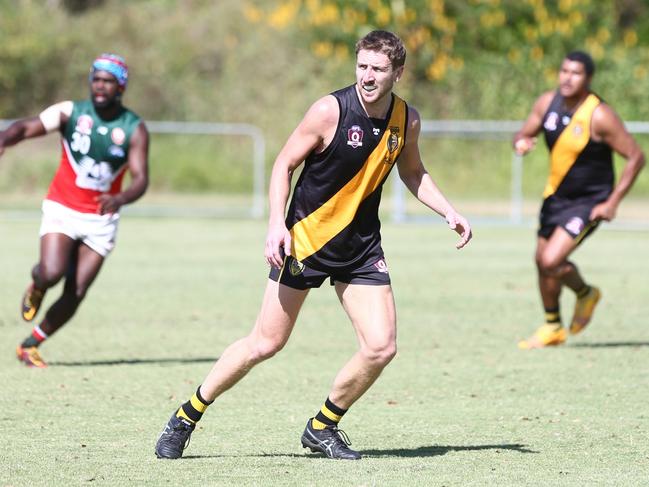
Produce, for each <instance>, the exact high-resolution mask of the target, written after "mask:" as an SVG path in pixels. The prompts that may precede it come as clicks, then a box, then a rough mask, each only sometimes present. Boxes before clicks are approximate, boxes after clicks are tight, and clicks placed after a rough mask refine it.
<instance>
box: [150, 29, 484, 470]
mask: <svg viewBox="0 0 649 487" xmlns="http://www.w3.org/2000/svg"><path fill="white" fill-rule="evenodd" d="M356 55H357V57H356V83H354V84H353V85H351V86H348V87H347V88H343V89H342V90H338V91H336V92H334V93H332V94H329V95H326V96H324V97H323V98H320V99H319V100H317V101H316V102H315V103H314V104H313V105H312V106H311V107H310V108H309V110H308V111H307V113H306V115H305V116H304V118H303V119H302V121H301V122H300V123H299V125H298V126H297V128H296V129H295V130H294V132H293V133H292V134H291V136H290V137H289V139H288V141H287V142H286V144H285V145H284V147H283V149H282V150H281V152H280V153H279V155H278V156H277V159H276V160H275V164H274V166H273V171H272V176H271V181H270V190H269V197H270V219H269V225H268V235H267V238H266V248H265V256H266V260H267V262H268V264H269V265H270V266H271V272H270V276H269V280H268V281H267V285H266V292H265V295H264V298H263V302H262V305H261V310H260V312H259V315H258V318H257V321H256V323H255V325H254V327H253V329H252V332H251V333H250V334H249V335H248V336H246V337H244V338H242V339H240V340H239V341H237V342H234V343H233V344H232V345H230V346H229V347H228V348H226V349H225V351H224V352H223V354H222V355H221V357H220V358H219V360H218V361H217V362H216V364H214V367H213V368H212V370H211V371H210V373H209V374H208V376H207V377H206V378H205V381H204V382H203V383H202V385H201V386H200V387H199V388H198V389H197V390H196V393H195V394H194V395H193V396H192V397H191V399H190V400H189V401H187V402H186V403H184V404H182V405H181V406H180V408H179V409H178V410H177V411H175V412H174V413H173V415H172V417H171V419H170V420H169V422H168V424H167V426H166V427H165V429H164V431H163V432H162V434H161V435H160V438H159V440H158V443H157V445H156V449H155V451H156V455H157V456H158V457H160V458H178V457H180V456H182V452H183V449H184V447H185V444H186V442H187V441H188V439H189V436H190V434H191V433H192V431H193V429H194V427H195V425H196V422H197V421H198V420H199V419H200V418H201V416H202V414H203V412H204V411H205V410H206V408H207V406H208V405H209V404H210V403H211V402H212V401H214V400H215V399H216V398H217V397H218V396H220V395H221V394H222V393H223V392H225V391H226V390H228V389H229V388H230V387H232V386H233V385H234V384H236V383H237V382H238V381H239V380H240V379H241V378H242V377H244V376H245V375H246V373H248V371H250V369H251V368H252V367H253V366H255V365H256V364H258V363H260V362H262V361H263V360H265V359H267V358H270V357H272V356H273V355H274V354H276V353H277V352H279V351H280V350H281V349H282V347H284V345H285V344H286V342H287V340H288V338H289V335H290V334H291V331H292V330H293V325H294V324H295V321H296V318H297V316H298V313H299V311H300V308H301V307H302V304H303V302H304V300H305V298H306V296H307V294H308V292H309V290H310V289H311V288H314V287H319V286H320V285H321V284H322V283H323V282H324V281H325V280H326V279H329V280H330V281H331V283H332V284H333V285H334V286H335V290H336V293H337V295H338V298H339V300H340V302H341V304H342V306H343V308H344V310H345V311H346V313H347V314H348V316H349V318H350V320H351V323H352V326H353V327H354V330H355V332H356V336H357V338H358V342H359V349H358V351H357V352H356V353H355V354H354V355H353V356H352V357H351V359H350V360H349V361H348V362H347V363H346V364H345V365H344V366H343V367H342V369H341V370H340V371H339V372H338V374H337V375H336V376H335V378H334V380H333V385H332V387H331V390H330V392H329V395H328V397H327V398H326V400H325V401H324V404H323V405H322V408H321V409H320V410H319V411H317V412H316V414H315V416H314V417H313V418H310V419H309V420H308V421H307V425H306V428H305V430H304V433H303V435H302V438H301V442H302V445H303V446H304V447H305V448H310V449H311V450H312V451H317V452H321V453H324V454H325V455H326V456H327V457H329V458H339V459H351V460H355V459H359V458H360V457H361V455H360V453H358V452H357V451H354V450H352V449H350V448H349V444H350V443H349V442H348V441H347V436H346V435H345V434H344V433H343V432H342V431H341V430H339V429H338V422H339V421H340V419H341V418H342V417H343V415H344V414H345V413H346V411H347V410H348V409H349V408H350V406H352V404H354V402H355V401H356V400H357V399H359V398H360V397H361V396H362V395H363V393H365V391H367V389H368V388H369V387H370V386H371V385H372V384H373V383H374V381H375V380H376V379H377V378H378V376H379V374H380V373H381V371H382V370H383V368H384V367H385V366H386V365H387V364H388V363H389V362H390V360H392V358H393V357H394V355H395V353H396V313H395V306H394V298H393V295H392V288H391V286H390V278H389V274H388V266H387V264H386V261H385V258H384V255H383V250H382V248H381V239H380V231H379V230H380V223H379V220H378V204H379V201H380V196H381V188H382V185H383V183H384V181H385V180H386V178H387V176H388V174H389V173H390V170H391V169H392V167H393V166H394V165H396V166H397V168H398V172H399V176H400V178H401V179H402V180H403V181H404V183H405V184H406V186H407V187H408V189H410V191H412V193H413V194H414V195H415V196H416V197H417V198H418V199H419V200H420V201H421V202H422V203H423V204H425V205H426V206H428V207H430V208H431V209H432V210H433V211H435V212H436V213H438V214H439V215H440V216H441V217H442V218H445V219H446V221H447V222H448V225H449V226H450V228H451V229H453V230H455V231H456V232H457V233H458V234H459V235H460V240H459V242H458V243H457V248H462V247H463V246H464V245H466V243H467V242H468V241H469V239H470V238H471V228H470V226H469V224H468V222H467V221H466V219H465V218H463V217H462V216H461V215H460V214H458V213H457V212H456V211H455V209H454V208H453V206H451V204H450V203H449V202H448V201H447V199H446V198H445V197H444V196H443V195H442V193H441V192H440V190H439V189H438V187H437V186H436V185H435V183H434V182H433V180H432V178H431V177H430V175H429V174H428V172H427V171H426V169H425V168H424V166H423V164H422V161H421V157H420V154H419V148H418V137H419V131H420V118H419V114H418V113H417V111H416V110H415V109H413V108H411V107H408V106H407V105H406V103H405V102H404V101H403V100H402V99H400V98H399V97H398V96H396V95H395V94H393V92H392V89H393V86H394V83H396V82H397V81H399V78H401V76H402V74H403V69H404V62H405V56H406V52H405V48H404V46H403V44H402V42H401V40H400V39H399V38H398V37H397V36H396V35H394V34H392V33H390V32H386V31H374V32H371V33H369V34H368V35H367V36H365V37H364V38H362V39H361V40H360V41H359V42H358V43H357V46H356ZM302 164H304V168H303V170H302V173H301V175H300V178H299V180H298V181H297V183H296V186H295V189H294V191H293V196H292V199H291V204H290V206H289V208H288V211H287V208H286V204H287V201H288V197H289V193H290V184H291V177H292V175H293V173H294V171H295V170H296V169H297V168H298V167H299V166H300V165H302Z"/></svg>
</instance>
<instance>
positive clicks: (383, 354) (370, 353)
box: [361, 339, 397, 367]
mask: <svg viewBox="0 0 649 487" xmlns="http://www.w3.org/2000/svg"><path fill="white" fill-rule="evenodd" d="M361 353H362V354H363V356H364V357H365V358H366V359H367V360H368V361H370V362H372V363H374V364H376V365H378V366H382V367H385V366H386V365H388V364H389V363H390V361H391V360H392V359H393V358H394V356H395V355H396V354H397V343H396V341H395V340H392V339H389V340H385V341H384V342H382V343H373V344H365V346H363V347H362V348H361Z"/></svg>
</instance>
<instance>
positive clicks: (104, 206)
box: [95, 194, 124, 215]
mask: <svg viewBox="0 0 649 487" xmlns="http://www.w3.org/2000/svg"><path fill="white" fill-rule="evenodd" d="M95 201H96V202H97V203H99V214H100V215H106V214H108V213H117V212H118V211H119V209H120V208H121V206H122V205H123V204H124V202H123V201H122V199H121V198H120V196H119V195H118V194H100V195H99V196H96V197H95Z"/></svg>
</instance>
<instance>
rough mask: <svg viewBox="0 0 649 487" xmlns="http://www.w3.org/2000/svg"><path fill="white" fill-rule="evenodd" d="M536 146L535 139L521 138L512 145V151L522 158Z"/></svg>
mask: <svg viewBox="0 0 649 487" xmlns="http://www.w3.org/2000/svg"><path fill="white" fill-rule="evenodd" d="M535 145H536V137H521V138H520V139H518V140H517V141H516V143H515V144H514V151H515V152H516V154H518V155H519V156H524V155H525V154H527V153H528V152H529V151H531V150H532V149H534V146H535Z"/></svg>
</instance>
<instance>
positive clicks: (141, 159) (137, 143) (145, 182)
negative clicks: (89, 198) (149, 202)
mask: <svg viewBox="0 0 649 487" xmlns="http://www.w3.org/2000/svg"><path fill="white" fill-rule="evenodd" d="M128 170H129V173H130V176H131V182H130V184H129V186H128V188H126V189H125V190H124V191H122V192H120V193H117V194H112V195H111V194H102V195H99V196H97V201H98V202H99V212H100V213H101V214H102V215H103V214H106V213H115V212H117V211H119V209H120V207H121V206H122V205H126V204H128V203H132V202H133V201H135V200H137V199H138V198H140V196H142V195H143V194H144V192H145V191H146V189H147V187H148V186H149V132H148V131H147V128H146V126H145V125H144V122H140V124H139V125H138V127H137V128H136V129H135V132H133V135H131V140H130V143H129V149H128Z"/></svg>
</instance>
